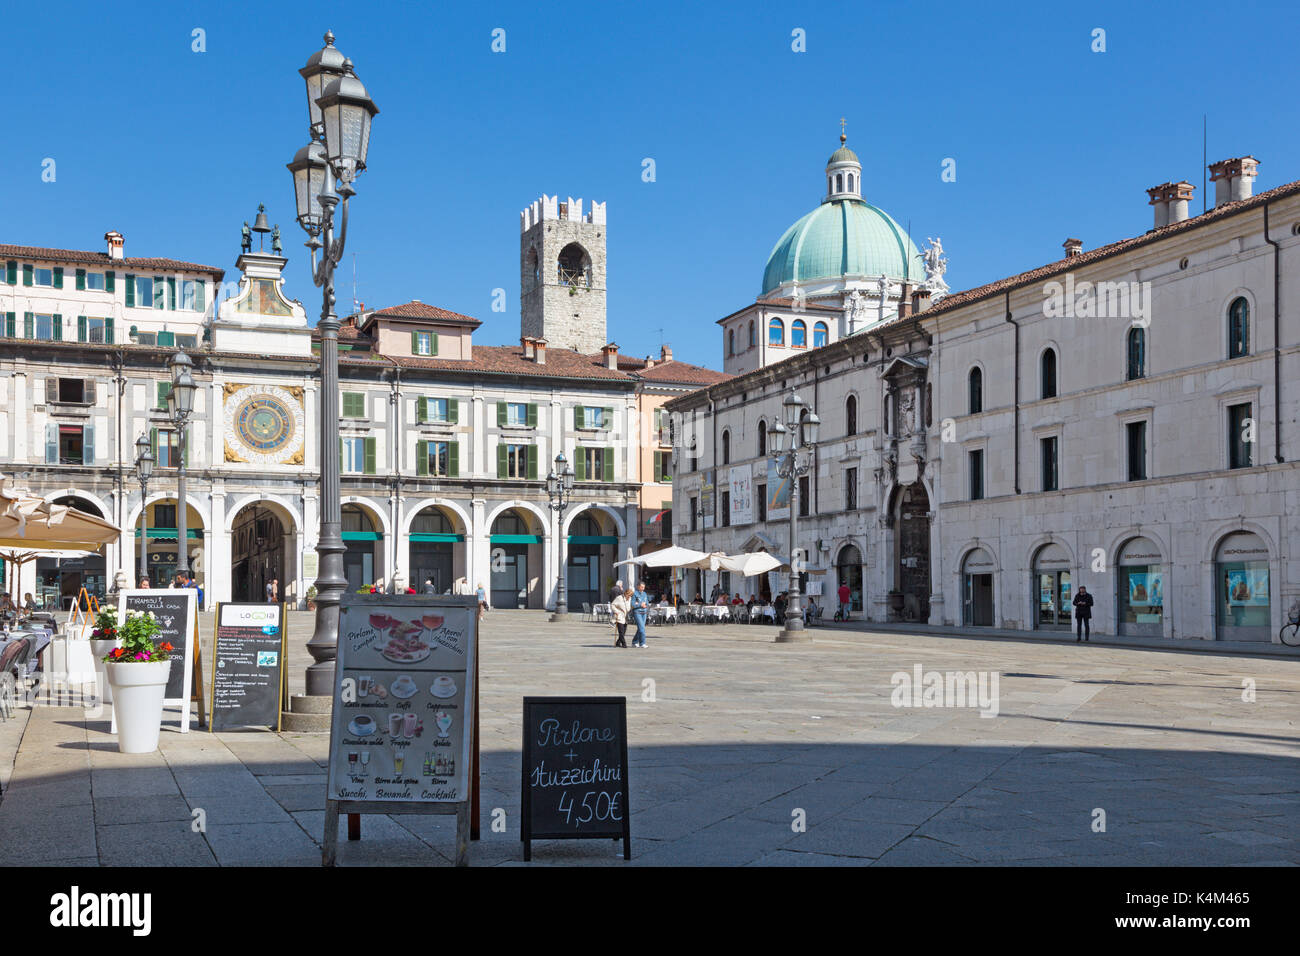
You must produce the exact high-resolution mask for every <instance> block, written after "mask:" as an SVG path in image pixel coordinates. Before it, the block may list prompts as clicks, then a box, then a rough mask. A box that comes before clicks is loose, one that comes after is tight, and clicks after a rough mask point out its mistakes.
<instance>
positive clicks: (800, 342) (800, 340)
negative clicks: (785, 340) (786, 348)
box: [790, 319, 808, 349]
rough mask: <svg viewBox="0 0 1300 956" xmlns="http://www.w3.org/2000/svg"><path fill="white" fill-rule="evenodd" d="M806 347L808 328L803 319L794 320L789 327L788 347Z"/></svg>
mask: <svg viewBox="0 0 1300 956" xmlns="http://www.w3.org/2000/svg"><path fill="white" fill-rule="evenodd" d="M807 345H808V326H807V325H805V324H804V321H803V319H795V320H794V324H793V325H791V326H790V347H791V348H796V349H801V348H805V347H806V346H807Z"/></svg>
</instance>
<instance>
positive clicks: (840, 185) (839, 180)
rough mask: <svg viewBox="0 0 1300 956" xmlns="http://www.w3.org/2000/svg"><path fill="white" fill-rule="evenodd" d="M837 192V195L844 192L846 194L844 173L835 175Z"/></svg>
mask: <svg viewBox="0 0 1300 956" xmlns="http://www.w3.org/2000/svg"><path fill="white" fill-rule="evenodd" d="M835 191H836V192H837V193H842V192H844V174H843V173H836V174H835Z"/></svg>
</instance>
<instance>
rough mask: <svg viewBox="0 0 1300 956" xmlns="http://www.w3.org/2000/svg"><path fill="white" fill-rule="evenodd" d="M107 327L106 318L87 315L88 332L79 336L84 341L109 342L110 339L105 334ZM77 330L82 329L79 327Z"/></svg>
mask: <svg viewBox="0 0 1300 956" xmlns="http://www.w3.org/2000/svg"><path fill="white" fill-rule="evenodd" d="M106 328H107V320H106V319H99V318H96V317H95V316H93V315H88V316H86V333H85V335H84V336H83V335H78V336H77V338H78V339H79V340H80V341H82V342H107V341H108V339H107V338H106V336H105V330H106ZM77 331H78V332H80V331H81V329H78V330H77Z"/></svg>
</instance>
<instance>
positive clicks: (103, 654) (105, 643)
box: [90, 607, 117, 704]
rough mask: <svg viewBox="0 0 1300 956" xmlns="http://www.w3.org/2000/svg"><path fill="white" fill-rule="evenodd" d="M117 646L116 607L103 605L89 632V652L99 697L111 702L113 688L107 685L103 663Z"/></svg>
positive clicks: (105, 701)
mask: <svg viewBox="0 0 1300 956" xmlns="http://www.w3.org/2000/svg"><path fill="white" fill-rule="evenodd" d="M115 647H117V608H115V607H105V608H103V609H102V610H101V611H100V612H99V616H98V617H97V618H95V629H94V630H93V631H91V632H90V653H91V654H92V655H93V656H94V658H95V676H96V678H97V679H98V682H99V695H100V699H101V700H103V701H104V703H106V704H110V703H112V702H113V689H112V688H111V687H109V685H108V675H107V672H106V671H105V667H107V666H108V665H107V664H106V663H105V660H106V659H107V657H108V655H109V654H110V653H112V651H113V648H115Z"/></svg>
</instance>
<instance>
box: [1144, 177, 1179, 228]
mask: <svg viewBox="0 0 1300 956" xmlns="http://www.w3.org/2000/svg"><path fill="white" fill-rule="evenodd" d="M1173 188H1174V184H1173V183H1161V184H1160V185H1159V186H1152V187H1151V188H1150V189H1148V190H1147V195H1148V196H1150V197H1151V199H1150V203H1151V205H1152V206H1154V207H1155V211H1156V215H1155V220H1154V222H1155V225H1153V226H1152V227H1151V228H1152V229H1163V228H1164V227H1165V226H1167V225H1169V191H1170V190H1171V189H1173Z"/></svg>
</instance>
